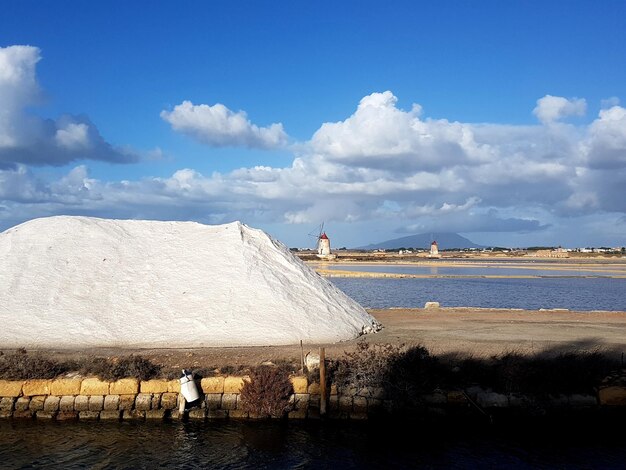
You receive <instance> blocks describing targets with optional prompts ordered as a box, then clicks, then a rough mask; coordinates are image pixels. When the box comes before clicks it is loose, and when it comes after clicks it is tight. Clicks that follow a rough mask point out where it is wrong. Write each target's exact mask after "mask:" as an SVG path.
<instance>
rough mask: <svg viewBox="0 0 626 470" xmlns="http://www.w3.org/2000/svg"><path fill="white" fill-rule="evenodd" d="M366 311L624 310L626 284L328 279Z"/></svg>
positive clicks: (584, 280) (562, 280)
mask: <svg viewBox="0 0 626 470" xmlns="http://www.w3.org/2000/svg"><path fill="white" fill-rule="evenodd" d="M329 280H330V281H331V282H332V283H333V284H335V285H336V286H337V287H339V288H340V289H341V290H343V291H344V292H345V293H346V294H348V295H349V296H350V297H352V298H353V299H354V300H356V301H357V302H359V303H360V304H361V305H363V306H364V307H365V308H389V307H406V308H409V307H423V306H424V303H425V302H430V301H435V302H440V303H441V305H442V306H444V307H483V308H523V309H528V310H536V309H540V308H568V309H570V310H580V311H585V310H613V311H625V310H626V279H612V278H538V279H506V278H503V279H482V278H477V279H436V278H434V279H406V278H405V279H390V278H336V277H333V278H330V279H329Z"/></svg>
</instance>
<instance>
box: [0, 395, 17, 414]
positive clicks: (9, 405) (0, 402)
mask: <svg viewBox="0 0 626 470" xmlns="http://www.w3.org/2000/svg"><path fill="white" fill-rule="evenodd" d="M14 404H15V398H13V397H2V398H0V411H13V405H14Z"/></svg>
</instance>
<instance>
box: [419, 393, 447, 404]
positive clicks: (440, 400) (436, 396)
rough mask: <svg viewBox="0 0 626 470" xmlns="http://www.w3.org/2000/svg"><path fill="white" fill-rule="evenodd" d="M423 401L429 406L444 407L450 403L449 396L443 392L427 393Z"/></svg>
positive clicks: (423, 396)
mask: <svg viewBox="0 0 626 470" xmlns="http://www.w3.org/2000/svg"><path fill="white" fill-rule="evenodd" d="M422 400H424V403H426V404H427V405H443V404H445V403H447V402H448V396H447V395H446V394H445V393H441V392H435V393H427V394H424V395H422Z"/></svg>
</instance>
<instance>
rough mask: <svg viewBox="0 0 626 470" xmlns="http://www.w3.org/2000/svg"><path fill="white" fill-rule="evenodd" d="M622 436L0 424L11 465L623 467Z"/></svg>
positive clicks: (580, 428)
mask: <svg viewBox="0 0 626 470" xmlns="http://www.w3.org/2000/svg"><path fill="white" fill-rule="evenodd" d="M625 462H626V445H625V444H624V441H623V439H622V438H621V435H620V433H611V432H608V431H605V430H603V429H602V428H597V427H596V426H593V425H591V426H586V425H585V424H584V423H580V422H578V423H576V424H575V425H572V426H558V427H556V428H555V427H552V426H535V427H534V428H533V427H519V426H517V427H513V426H511V427H509V428H506V427H504V428H503V427H499V426H494V425H484V426H481V425H479V423H475V425H474V426H472V427H469V426H433V425H432V424H428V423H425V422H420V421H415V422H405V423H397V422H395V423H390V422H381V423H376V422H364V423H354V422H347V421H343V422H340V423H330V422H319V421H317V422H307V423H296V422H236V421H230V422H222V421H219V422H208V423H205V422H186V423H183V422H160V421H159V422H158V423H151V422H120V423H108V422H90V423H85V422H76V423H67V422H65V423H55V422H42V421H27V422H24V421H10V420H2V422H0V467H1V468H7V469H8V468H10V469H35V468H62V469H85V468H89V469H155V468H162V469H196V468H198V469H200V468H202V469H207V468H215V469H244V468H246V469H247V468H253V469H307V468H312V469H320V468H321V469H325V468H328V469H353V468H355V469H358V468H372V469H374V468H380V469H391V468H415V469H478V468H481V469H482V468H489V469H492V468H513V469H553V468H554V469H623V468H624V466H625Z"/></svg>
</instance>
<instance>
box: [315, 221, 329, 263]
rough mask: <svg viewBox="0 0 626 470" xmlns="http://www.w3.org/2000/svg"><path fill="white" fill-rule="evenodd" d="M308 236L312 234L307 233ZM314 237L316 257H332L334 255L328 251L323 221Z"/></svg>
mask: <svg viewBox="0 0 626 470" xmlns="http://www.w3.org/2000/svg"><path fill="white" fill-rule="evenodd" d="M309 236H314V235H312V234H309ZM316 239H317V244H316V249H317V257H318V258H323V259H331V258H334V257H335V255H333V254H332V253H331V251H330V239H329V238H328V235H326V232H325V231H324V223H323V222H322V224H321V225H320V227H319V231H318V233H317V236H316Z"/></svg>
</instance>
